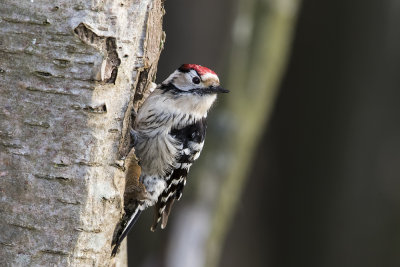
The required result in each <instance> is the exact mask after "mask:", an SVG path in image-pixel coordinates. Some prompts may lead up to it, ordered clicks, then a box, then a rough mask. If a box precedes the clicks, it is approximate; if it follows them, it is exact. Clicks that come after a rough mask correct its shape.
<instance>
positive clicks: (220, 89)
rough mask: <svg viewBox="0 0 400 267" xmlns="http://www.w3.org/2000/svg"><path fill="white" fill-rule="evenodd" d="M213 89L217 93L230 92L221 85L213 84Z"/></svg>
mask: <svg viewBox="0 0 400 267" xmlns="http://www.w3.org/2000/svg"><path fill="white" fill-rule="evenodd" d="M211 89H212V91H213V92H215V93H229V90H227V89H225V88H223V87H221V86H212V87H211Z"/></svg>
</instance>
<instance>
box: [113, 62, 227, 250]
mask: <svg viewBox="0 0 400 267" xmlns="http://www.w3.org/2000/svg"><path fill="white" fill-rule="evenodd" d="M228 92H229V90H226V89H224V88H223V87H221V86H220V81H219V78H218V76H217V74H216V73H215V72H214V71H212V70H211V69H209V68H207V67H203V66H201V65H197V64H183V65H181V66H180V67H179V68H178V69H176V70H175V71H174V72H173V73H172V74H171V75H170V76H169V77H168V78H167V79H166V80H164V81H163V82H162V83H161V84H159V85H157V86H156V88H155V89H154V90H153V91H152V92H151V93H150V95H149V96H148V98H147V99H146V100H145V101H144V103H143V104H142V106H141V107H140V108H139V110H138V111H137V114H136V118H135V121H134V123H133V126H132V129H131V135H132V137H133V139H134V149H135V153H136V155H137V157H138V158H139V165H140V167H141V174H140V178H139V181H140V182H141V183H142V184H143V185H144V188H145V193H144V197H143V199H141V200H138V201H137V203H136V204H135V208H134V209H133V211H132V212H129V213H130V214H128V213H127V214H125V223H124V226H123V228H122V229H123V230H122V231H120V233H119V235H118V237H117V238H116V241H115V242H114V243H115V246H114V249H113V251H112V255H115V254H116V252H117V250H118V247H119V245H120V244H121V242H122V241H123V240H124V238H125V237H126V236H127V234H128V232H129V231H130V230H131V229H132V226H133V225H134V224H135V222H136V221H137V219H138V217H139V215H140V214H141V212H142V211H143V210H145V209H147V208H148V207H151V206H154V207H155V216H154V222H153V224H152V226H151V231H155V230H156V228H157V226H158V225H159V224H161V229H164V228H165V227H166V225H167V222H168V216H169V214H170V212H171V208H172V206H173V204H174V202H175V201H176V200H179V199H180V198H181V197H182V192H183V189H184V187H185V185H186V181H187V176H188V173H189V169H190V167H191V165H192V163H193V162H194V161H195V160H197V159H198V157H199V156H200V153H201V151H202V149H203V145H204V140H205V137H206V128H207V123H206V119H207V113H208V111H209V110H210V108H211V107H212V105H213V104H214V102H215V100H216V99H217V94H220V93H228Z"/></svg>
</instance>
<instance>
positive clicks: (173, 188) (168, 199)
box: [151, 118, 207, 231]
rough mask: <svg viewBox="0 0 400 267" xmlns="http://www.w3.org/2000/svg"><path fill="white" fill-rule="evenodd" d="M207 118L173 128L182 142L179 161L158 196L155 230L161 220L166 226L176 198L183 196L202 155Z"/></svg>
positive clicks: (171, 133) (174, 135)
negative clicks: (194, 165) (192, 168)
mask: <svg viewBox="0 0 400 267" xmlns="http://www.w3.org/2000/svg"><path fill="white" fill-rule="evenodd" d="M206 128H207V125H206V119H205V118H203V119H201V120H199V121H197V122H195V123H193V124H191V125H188V126H186V127H184V128H181V129H172V130H171V132H170V135H171V136H172V137H173V138H175V139H176V140H178V141H179V142H180V144H181V146H180V148H179V151H178V155H179V156H178V158H177V163H176V164H175V166H174V167H173V169H172V171H171V173H170V175H168V177H167V178H166V182H167V187H166V188H165V190H164V191H163V192H162V194H161V195H160V196H159V198H158V202H157V204H156V205H155V208H156V212H155V218H154V223H153V226H152V227H151V230H152V231H154V230H155V229H156V227H157V225H158V223H159V222H160V221H161V228H165V226H166V225H167V222H168V216H169V213H170V212H171V208H172V205H173V204H174V201H175V200H179V199H180V198H181V196H182V192H183V188H184V187H185V184H186V179H187V175H188V173H189V169H190V166H192V163H193V162H194V161H195V160H196V159H197V158H198V157H199V156H200V152H201V150H202V149H203V145H204V139H205V136H206Z"/></svg>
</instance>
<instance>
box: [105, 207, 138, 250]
mask: <svg viewBox="0 0 400 267" xmlns="http://www.w3.org/2000/svg"><path fill="white" fill-rule="evenodd" d="M141 212H142V211H141V210H140V205H137V207H136V209H135V210H134V212H133V214H132V215H131V216H130V217H127V218H129V220H126V222H125V223H124V226H123V230H122V231H120V232H119V233H118V236H117V238H116V239H114V241H113V244H115V246H114V248H113V250H112V252H111V256H112V257H114V256H115V254H117V252H118V249H119V246H120V245H121V243H122V241H124V239H125V237H126V236H127V235H128V233H129V232H130V230H132V227H133V226H134V225H135V223H136V221H137V219H138V218H139V216H140V214H141Z"/></svg>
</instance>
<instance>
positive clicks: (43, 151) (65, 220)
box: [0, 0, 164, 266]
mask: <svg viewBox="0 0 400 267" xmlns="http://www.w3.org/2000/svg"><path fill="white" fill-rule="evenodd" d="M163 13H164V10H163V7H162V3H161V0H141V1H111V0H109V1H100V0H94V1H79V0H76V1H75V0H69V1H44V0H42V1H37V0H31V1H18V0H5V1H4V0H3V1H2V2H1V3H0V232H1V234H0V265H1V266H54V265H57V266H88V265H90V266H110V265H114V266H124V265H126V253H120V255H119V256H118V257H117V258H116V259H111V258H110V254H111V239H112V237H113V233H114V230H115V228H116V226H117V224H118V222H119V220H120V218H121V216H122V213H123V195H124V190H125V174H126V173H125V172H126V170H125V168H124V160H123V158H124V156H126V155H127V153H128V150H127V148H128V147H129V138H127V137H126V136H129V135H127V129H128V123H129V117H130V110H131V108H132V107H133V106H135V107H136V108H137V107H138V105H140V102H141V100H143V96H144V95H145V93H146V88H147V86H148V85H149V83H150V82H151V81H152V80H153V79H154V76H155V72H156V67H157V62H158V58H159V55H160V51H161V49H162V46H163V41H164V35H163V32H162V25H161V23H162V16H163Z"/></svg>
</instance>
